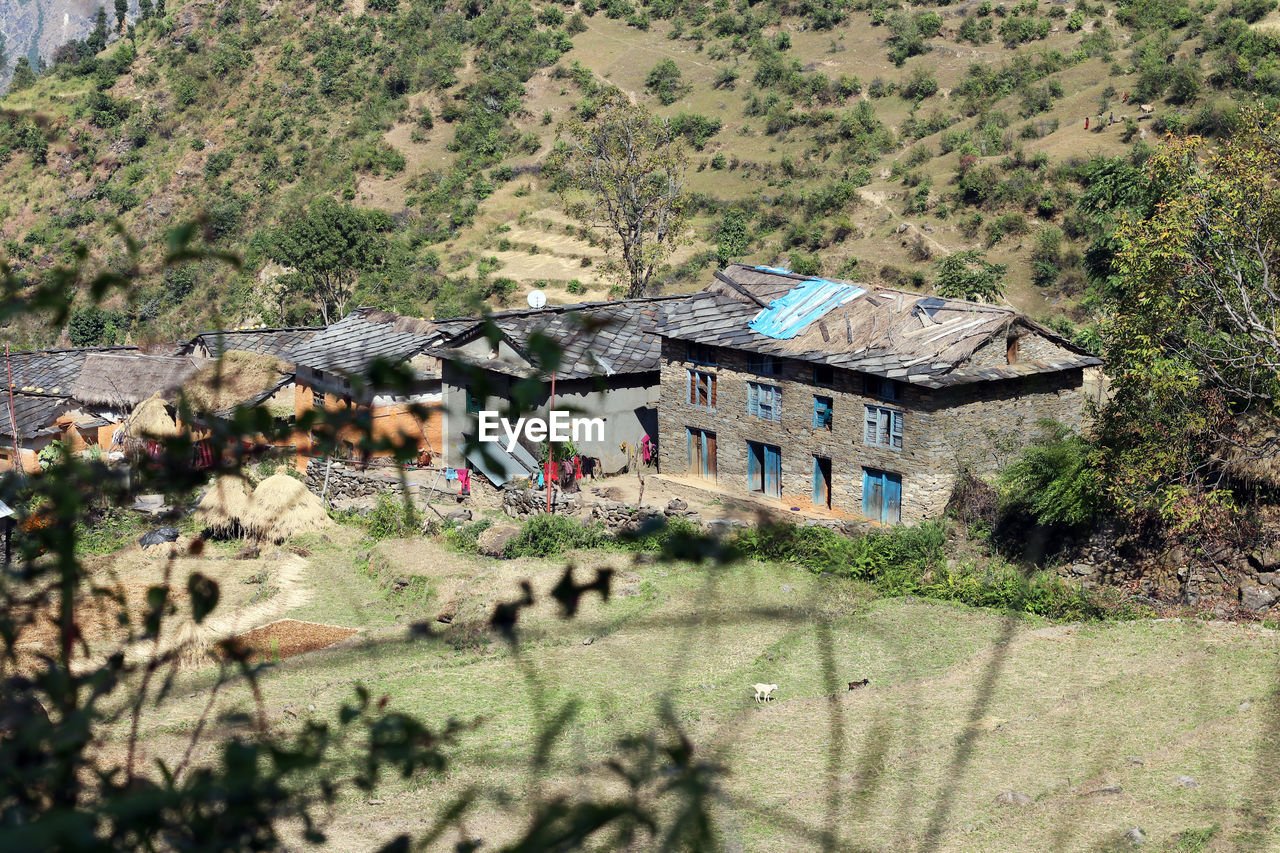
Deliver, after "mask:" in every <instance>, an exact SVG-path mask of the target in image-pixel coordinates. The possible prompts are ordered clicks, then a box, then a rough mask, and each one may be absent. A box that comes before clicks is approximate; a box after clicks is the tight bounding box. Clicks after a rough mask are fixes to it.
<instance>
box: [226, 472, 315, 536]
mask: <svg viewBox="0 0 1280 853" xmlns="http://www.w3.org/2000/svg"><path fill="white" fill-rule="evenodd" d="M241 523H242V524H243V525H244V528H245V531H246V532H247V533H248V534H249V535H250V536H253V537H255V538H257V539H266V540H270V541H272V542H283V541H284V540H286V539H288V538H289V537H290V536H296V535H298V534H299V533H311V532H313V531H316V530H323V529H325V528H326V527H329V526H331V525H332V524H333V522H332V521H331V520H330V519H329V513H328V512H326V511H325V508H324V504H323V503H321V501H320V499H319V498H318V497H316V496H315V495H313V494H311V492H309V491H307V487H306V486H304V485H303V484H302V483H301V482H299V481H298V480H295V479H294V478H293V477H290V476H289V475H288V474H286V473H284V472H283V471H281V472H277V473H275V474H272V475H271V476H270V477H268V478H267V479H265V480H263V481H262V483H260V484H259V485H258V488H256V489H254V492H253V499H252V502H251V504H250V506H249V510H248V512H246V513H245V516H244V518H243V519H241Z"/></svg>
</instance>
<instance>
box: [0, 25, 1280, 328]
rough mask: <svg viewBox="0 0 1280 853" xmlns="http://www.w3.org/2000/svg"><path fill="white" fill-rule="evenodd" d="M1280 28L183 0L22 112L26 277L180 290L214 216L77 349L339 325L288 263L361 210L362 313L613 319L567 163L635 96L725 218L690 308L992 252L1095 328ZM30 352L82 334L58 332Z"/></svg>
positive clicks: (1020, 283)
mask: <svg viewBox="0 0 1280 853" xmlns="http://www.w3.org/2000/svg"><path fill="white" fill-rule="evenodd" d="M1274 5H1275V4H1274V0H1255V2H1249V0H1237V1H1236V2H1233V3H1231V4H1217V5H1215V4H1212V3H1201V4H1195V5H1191V4H1188V3H1187V2H1185V0H1134V2H1130V3H1127V4H1122V5H1117V4H1114V3H1110V2H1102V3H1098V4H1090V3H1089V2H1087V0H1082V2H1079V3H1076V4H1074V5H1070V6H1068V5H1064V4H1057V3H1040V4H1037V2H1035V0H1023V2H1021V3H1018V4H1013V3H1003V4H996V3H993V2H991V0H983V2H981V3H973V2H971V3H966V4H962V5H941V6H933V5H925V4H916V5H907V4H900V3H883V2H882V3H874V4H872V3H867V2H843V0H829V2H826V3H820V4H787V3H781V2H770V3H761V4H756V5H748V4H746V3H740V4H738V5H737V6H730V5H729V4H727V3H717V4H706V3H702V2H698V0H691V2H686V3H680V4H677V3H673V2H667V1H666V0H652V2H649V3H648V4H642V5H635V4H633V3H631V2H629V0H611V2H609V3H607V4H606V5H605V7H604V8H597V3H596V0H583V2H582V3H580V4H578V5H576V6H575V5H569V6H563V5H557V4H554V3H541V2H532V3H530V2H527V0H505V1H504V2H498V3H488V4H483V3H478V2H477V3H471V4H467V5H459V4H446V3H440V2H425V0H348V2H347V3H346V5H342V4H340V3H338V2H321V3H318V4H311V3H306V4H297V3H287V4H286V3H281V2H276V3H269V2H264V3H258V2H252V0H248V2H246V0H225V1H224V2H211V1H210V0H192V2H185V3H184V2H173V3H170V4H169V5H168V8H167V10H166V12H165V15H164V16H163V17H156V16H152V17H150V18H148V19H146V20H141V21H139V22H138V23H137V26H136V30H135V37H134V39H132V40H131V39H128V38H123V39H116V40H115V41H113V42H112V43H111V44H109V45H108V46H107V47H106V48H105V50H103V51H101V52H100V53H97V54H94V53H93V52H92V50H91V48H88V47H85V45H84V44H83V43H76V44H73V45H72V48H71V49H66V48H64V49H63V50H62V51H60V53H59V55H60V57H62V59H63V61H61V62H59V63H57V64H56V65H54V67H53V68H51V69H50V70H49V71H48V73H46V74H45V75H43V76H41V77H40V78H39V79H38V80H36V81H35V82H34V83H32V84H30V85H23V86H16V87H15V88H17V91H10V92H9V94H8V95H7V96H6V97H5V98H4V99H3V101H0V108H3V109H5V110H6V111H11V112H8V113H6V114H7V115H8V119H7V120H6V123H5V125H3V126H0V212H3V221H4V224H3V231H2V234H0V247H2V248H0V256H3V257H7V259H8V263H9V264H10V265H11V266H12V267H13V268H14V269H16V270H18V271H20V272H21V273H22V274H24V275H26V276H28V277H31V278H32V279H33V280H34V278H35V277H36V276H38V275H39V274H40V273H41V272H42V271H44V270H48V269H49V268H51V267H52V266H54V265H56V264H58V263H60V262H66V261H68V260H69V259H71V258H72V257H74V253H75V251H76V247H77V246H78V245H83V246H85V247H86V248H87V249H88V251H89V253H90V256H91V257H94V258H97V259H100V260H101V262H102V263H105V264H107V265H114V266H120V265H124V264H127V263H129V260H128V258H127V255H126V253H125V249H124V243H123V241H122V240H121V238H120V237H119V236H118V234H117V232H116V229H115V227H114V226H113V224H112V223H113V222H116V221H118V222H119V223H120V225H121V226H123V228H124V229H125V230H126V231H127V232H129V233H131V234H132V235H134V236H135V237H137V238H138V239H139V240H140V241H141V242H142V244H143V246H144V249H143V254H142V257H141V262H142V264H143V267H144V269H150V268H151V267H150V266H148V264H151V265H152V266H154V259H155V249H154V248H152V249H148V248H147V247H148V246H151V247H154V246H156V245H159V244H160V243H161V242H162V238H163V234H164V231H165V229H167V228H169V227H171V226H173V225H175V224H178V223H180V222H183V221H185V220H187V219H189V218H191V217H193V216H195V215H197V214H201V215H204V216H205V220H204V222H205V237H206V238H207V239H208V240H209V241H210V242H211V243H212V244H213V245H214V246H215V247H216V248H218V249H220V250H226V251H231V252H234V253H237V254H239V255H241V256H243V258H244V261H245V263H244V266H243V268H242V269H241V270H239V271H236V270H234V269H232V268H231V267H229V266H226V265H224V264H221V263H216V262H212V261H210V262H204V263H201V264H198V265H195V266H193V267H187V268H177V269H170V270H168V271H167V272H161V271H159V270H155V271H154V273H153V274H152V275H151V276H150V278H149V279H148V284H147V285H146V286H145V287H144V288H143V289H142V290H141V292H139V293H137V294H135V295H134V297H133V298H132V299H130V300H127V301H126V300H125V299H124V297H122V296H119V295H117V296H114V297H112V299H111V300H110V301H109V302H108V303H107V305H106V309H107V310H106V311H104V312H97V311H94V310H92V309H89V308H87V302H86V303H83V304H82V305H81V307H80V309H79V310H78V311H77V312H76V314H73V316H72V325H71V326H70V332H71V333H70V340H71V341H72V342H74V343H90V342H100V341H101V342H106V341H111V340H124V339H130V340H137V341H145V340H165V339H168V340H172V339H174V338H177V337H181V336H184V335H188V334H190V333H191V332H193V331H195V330H198V329H200V328H207V327H210V326H213V325H231V326H234V325H243V324H256V323H264V322H265V323H300V322H304V321H307V322H309V321H314V320H315V319H316V318H317V317H318V316H319V311H318V310H317V308H316V306H315V305H314V304H312V303H311V302H309V301H306V300H301V301H300V300H298V299H296V298H293V297H290V296H287V295H283V294H282V293H281V291H280V286H279V285H280V282H281V279H279V278H277V277H276V276H277V275H278V274H279V272H280V268H279V267H278V266H277V265H275V264H273V263H271V262H270V261H269V256H270V247H271V244H272V239H273V238H272V235H273V232H274V229H275V228H276V227H277V226H278V225H279V224H280V223H281V222H282V221H283V220H285V219H286V218H288V217H290V216H292V215H294V214H295V213H296V212H297V211H298V210H300V209H302V208H304V207H305V206H307V205H308V204H310V203H311V201H312V200H313V199H314V198H316V197H319V196H323V195H329V196H333V197H335V198H337V199H339V200H342V201H349V202H351V203H352V204H354V205H356V206H358V207H360V208H364V209H367V210H378V211H383V212H385V214H387V216H385V217H380V218H379V219H378V222H379V223H380V226H379V227H380V228H381V229H382V230H383V231H384V232H385V234H386V238H387V241H388V242H387V249H386V252H385V254H384V256H383V258H382V263H381V264H380V266H378V267H377V268H376V269H373V270H370V271H367V272H365V273H363V274H362V275H361V277H360V281H359V285H358V287H357V291H356V295H355V299H354V302H356V303H364V304H375V305H378V306H380V307H385V308H388V309H393V310H399V311H403V312H406V313H411V314H416V315H425V316H431V315H433V314H434V315H445V314H453V313H458V312H461V311H464V310H466V309H467V307H468V305H469V300H471V299H473V298H484V299H487V300H488V301H490V303H491V304H495V305H498V304H504V303H509V302H511V301H513V300H517V299H519V298H520V296H521V294H522V293H523V292H525V291H527V290H528V289H531V288H532V287H534V286H537V287H543V288H546V289H547V290H548V291H549V294H550V297H551V299H552V301H553V302H557V301H560V302H563V301H577V300H580V299H583V298H601V297H603V296H605V295H606V294H607V293H608V292H609V289H610V286H611V285H612V283H613V282H611V281H610V280H609V279H608V277H607V276H605V275H604V274H603V273H602V272H601V266H602V260H603V258H604V256H605V251H604V248H603V247H602V245H601V244H600V240H599V235H594V234H589V233H586V232H584V231H582V230H581V229H580V228H579V227H578V226H577V225H576V224H575V223H573V222H572V221H571V220H570V219H568V218H567V217H566V216H565V214H564V212H563V210H562V205H561V203H560V200H559V199H558V197H557V196H556V195H555V194H554V193H552V192H550V191H549V189H548V188H547V186H546V185H545V182H544V181H542V180H541V179H540V178H539V177H538V166H539V164H540V162H541V161H542V158H543V157H544V156H545V155H546V153H547V152H548V151H549V150H550V147H551V145H552V144H553V141H554V139H555V136H556V128H557V124H558V123H559V122H560V121H561V120H562V119H564V118H565V117H566V116H568V115H570V114H571V111H574V110H583V109H589V108H590V102H591V98H592V96H593V94H595V93H596V92H597V91H598V87H599V86H600V85H602V84H612V85H614V86H618V87H620V88H622V89H623V90H624V91H626V92H628V93H630V94H632V95H633V96H635V97H636V98H637V99H639V100H641V101H642V102H644V103H646V104H648V105H649V106H651V107H652V108H653V109H654V110H655V111H657V112H658V113H660V114H662V115H665V116H670V117H673V118H675V119H676V120H677V121H678V122H679V124H680V127H681V128H683V130H684V136H685V137H686V138H687V139H688V140H689V142H690V146H691V151H690V158H691V170H690V176H689V184H690V188H691V189H692V190H693V191H694V192H695V193H696V196H695V202H696V209H697V213H696V216H695V217H694V220H693V228H692V231H691V232H690V234H689V235H688V236H689V238H690V240H689V244H688V245H687V246H685V247H683V248H682V249H681V250H680V251H678V252H677V254H676V255H675V256H674V257H673V259H672V264H673V265H672V268H671V269H670V270H669V271H668V272H667V275H666V276H665V277H664V278H665V280H666V287H667V289H668V290H671V291H673V292H674V291H679V290H682V289H691V288H694V287H696V286H698V284H699V282H700V281H701V280H702V279H701V278H700V277H699V276H698V273H699V272H700V271H705V270H707V269H708V268H709V267H711V266H712V265H714V264H715V263H716V262H717V255H716V252H715V248H716V247H717V246H719V248H720V253H721V254H723V255H726V256H730V257H741V258H745V259H747V260H752V261H758V262H765V263H771V264H781V265H785V266H790V267H794V268H796V269H801V270H805V271H814V272H821V273H824V274H828V275H841V276H848V277H853V278H862V279H868V280H879V281H883V282H886V283H896V284H903V285H906V286H916V287H924V286H927V285H928V283H929V281H930V280H931V278H932V276H933V264H934V263H935V262H936V261H937V260H938V259H939V258H942V257H945V256H948V255H950V254H952V253H954V252H957V251H961V250H967V249H977V250H981V251H983V252H985V255H986V258H987V259H988V260H990V261H992V262H995V263H998V264H1007V265H1008V273H1007V276H1006V278H1007V280H1008V283H1009V290H1008V294H1007V298H1008V299H1009V301H1011V302H1012V303H1013V304H1014V305H1016V306H1017V307H1019V308H1022V309H1025V310H1027V311H1029V312H1031V313H1032V314H1034V315H1037V316H1041V317H1045V318H1046V319H1053V318H1055V317H1056V318H1066V319H1069V320H1071V321H1074V322H1075V323H1078V324H1087V323H1088V321H1089V303H1090V298H1089V296H1088V293H1087V284H1088V280H1089V277H1090V274H1092V275H1093V276H1094V277H1095V278H1100V277H1102V276H1104V275H1105V271H1106V252H1105V245H1106V244H1105V238H1106V236H1107V232H1108V229H1109V226H1110V221H1111V215H1112V212H1113V208H1115V207H1117V206H1119V205H1121V204H1123V202H1124V200H1125V199H1124V195H1123V192H1117V191H1116V190H1115V188H1114V185H1116V184H1121V183H1123V181H1122V180H1121V178H1123V179H1124V180H1127V181H1128V183H1129V184H1130V185H1134V184H1137V183H1138V181H1137V180H1136V178H1135V177H1134V176H1135V175H1136V173H1135V172H1133V171H1132V168H1131V166H1132V165H1133V164H1138V163H1140V162H1141V160H1142V159H1143V157H1144V149H1146V147H1147V146H1148V145H1149V144H1152V143H1154V142H1156V141H1157V140H1158V139H1159V138H1161V136H1162V135H1163V134H1165V133H1170V132H1173V133H1186V132H1198V133H1202V134H1207V135H1211V136H1212V135H1218V134H1222V133H1226V132H1229V130H1230V127H1231V123H1232V121H1233V116H1234V113H1235V110H1236V109H1237V107H1236V104H1237V103H1238V102H1243V101H1245V100H1247V101H1250V102H1251V101H1254V100H1260V101H1261V102H1262V103H1263V104H1264V106H1269V105H1270V104H1271V103H1272V102H1273V101H1274V100H1275V98H1276V97H1277V96H1278V95H1280V74H1278V73H1277V71H1276V57H1277V56H1278V55H1280V36H1278V35H1277V33H1280V30H1278V29H1277V28H1276V21H1277V20H1280V17H1278V16H1277V15H1276V13H1275V12H1274V11H1272V7H1273V6H1274ZM1140 104H1149V105H1150V107H1149V110H1148V111H1145V112H1144V111H1143V110H1142V109H1141V108H1140V106H1139V105H1140ZM1086 118H1089V119H1090V127H1089V130H1087V131H1086V130H1085V119H1086ZM1104 158H1117V159H1115V160H1104ZM726 220H728V223H729V226H730V227H728V228H722V226H724V225H725V223H726ZM725 234H728V235H731V236H730V237H727V238H724V239H722V236H723V235H725ZM1091 245H1092V246H1094V248H1095V249H1096V248H1098V247H1099V246H1100V247H1101V248H1102V249H1103V251H1101V252H1090V251H1089V249H1090V246H1091ZM1055 322H1060V321H1058V320H1055ZM1064 328H1066V327H1065V326H1064ZM66 335H67V332H66V331H64V337H65V336H66ZM7 337H8V338H9V339H10V340H11V342H13V343H15V344H16V345H18V346H24V345H30V344H36V343H48V340H47V332H45V331H44V330H42V329H39V328H38V327H37V326H36V325H35V324H34V322H33V323H32V325H30V326H28V327H22V328H12V329H9V330H8V331H7Z"/></svg>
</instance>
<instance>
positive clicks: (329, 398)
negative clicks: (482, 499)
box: [282, 308, 472, 471]
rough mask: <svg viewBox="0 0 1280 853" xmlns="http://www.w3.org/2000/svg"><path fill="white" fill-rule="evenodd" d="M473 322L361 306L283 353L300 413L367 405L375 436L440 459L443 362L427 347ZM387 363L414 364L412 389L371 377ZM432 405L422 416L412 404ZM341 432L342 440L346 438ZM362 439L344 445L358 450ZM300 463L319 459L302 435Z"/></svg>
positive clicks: (353, 437)
mask: <svg viewBox="0 0 1280 853" xmlns="http://www.w3.org/2000/svg"><path fill="white" fill-rule="evenodd" d="M469 322H472V321H441V322H439V323H437V322H433V321H430V320H420V319H416V318H413V317H402V316H400V315H399V314H392V313H389V312H387V311H377V310H374V309H372V308H358V309H356V310H355V311H353V312H351V313H350V314H348V315H347V316H346V317H344V318H343V319H342V320H340V321H339V322H337V323H334V324H333V325H332V326H328V327H326V328H324V329H322V330H321V331H319V332H316V333H315V334H314V335H313V336H311V337H310V338H309V339H308V340H306V341H305V342H303V343H302V344H299V345H298V346H296V347H294V348H293V349H291V350H289V351H288V352H287V353H286V354H284V356H282V357H283V358H284V359H285V360H287V361H291V362H293V364H294V367H295V371H296V374H295V380H296V382H297V386H296V389H295V393H294V405H295V414H296V416H297V417H301V416H302V415H303V414H304V413H305V412H307V411H309V410H311V409H312V408H322V409H326V410H338V409H343V408H352V407H356V408H367V409H368V411H369V414H370V416H371V418H372V437H373V438H374V439H388V440H391V441H395V442H408V443H411V444H412V445H414V446H415V447H416V448H418V449H419V450H420V451H426V452H427V453H428V454H429V455H430V456H432V457H433V458H434V457H437V456H439V454H440V451H441V448H442V447H443V431H442V425H441V420H442V418H441V415H440V412H441V408H442V406H441V399H442V396H441V384H440V383H441V377H440V360H439V358H438V357H437V356H435V355H432V354H429V353H428V350H430V349H431V348H433V347H436V346H440V345H441V344H443V343H445V342H446V341H448V340H450V339H451V333H452V330H454V329H459V328H462V327H463V326H464V325H466V324H467V323H469ZM378 361H381V362H383V363H386V364H391V365H397V366H400V365H407V366H408V367H409V369H410V370H411V371H412V381H411V386H410V387H409V388H408V389H404V388H391V387H379V386H377V385H371V384H370V383H369V381H368V376H369V372H370V368H371V367H373V365H374V363H375V362H378ZM413 406H417V407H422V408H424V409H426V416H425V417H422V418H420V417H417V416H415V415H414V413H413V412H412V411H411V407H413ZM342 438H343V437H342V436H339V440H340V441H341V440H342ZM358 441H359V437H358V436H357V435H356V433H355V432H352V433H351V435H350V440H349V441H348V442H345V444H347V445H348V446H349V447H350V450H351V452H352V454H354V452H355V445H356V443H357V442H358ZM295 442H296V447H297V467H298V469H299V470H301V471H305V470H306V466H307V461H308V460H309V459H310V458H311V457H312V455H313V450H312V445H313V441H312V437H311V436H309V435H306V434H299V435H298V436H296V438H295Z"/></svg>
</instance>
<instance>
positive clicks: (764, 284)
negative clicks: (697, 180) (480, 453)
mask: <svg viewBox="0 0 1280 853" xmlns="http://www.w3.org/2000/svg"><path fill="white" fill-rule="evenodd" d="M658 333H659V334H660V335H661V336H662V364H661V370H662V396H661V403H660V405H659V410H658V411H659V415H658V420H659V432H660V441H659V453H660V457H659V458H660V469H661V471H662V473H663V474H664V475H674V476H681V477H689V478H695V479H700V480H705V481H708V483H709V484H714V485H715V487H716V488H718V489H721V490H724V491H728V492H730V493H735V492H738V493H742V494H745V495H752V496H755V497H759V498H762V499H766V500H776V501H778V502H780V503H781V504H784V505H787V506H799V507H802V508H810V507H818V508H820V509H822V510H829V511H831V512H832V513H833V514H836V515H840V516H844V517H850V518H868V519H871V520H873V521H877V522H884V523H915V522H919V521H923V520H926V519H930V518H936V517H938V516H939V515H941V514H942V512H943V510H944V508H945V507H946V504H947V500H948V498H949V497H950V494H951V490H952V487H953V485H954V483H955V481H956V478H957V476H958V475H959V473H960V472H961V471H962V470H966V469H967V470H970V471H973V472H974V473H976V474H979V475H987V474H991V473H993V472H994V471H996V470H997V469H998V467H999V465H1000V464H1001V460H1002V459H1003V458H1006V457H1007V456H1008V454H1009V453H1011V452H1012V450H1013V449H1015V448H1016V447H1018V446H1021V445H1022V444H1024V443H1025V442H1026V440H1027V439H1028V437H1029V436H1031V435H1034V434H1035V432H1036V428H1037V424H1038V423H1039V422H1040V421H1041V420H1043V419H1046V418H1050V419H1053V420H1056V421H1058V422H1060V423H1062V424H1064V425H1066V426H1068V427H1071V428H1073V429H1077V430H1078V429H1080V428H1081V427H1082V426H1083V425H1084V422H1085V419H1086V417H1087V410H1088V407H1087V406H1086V404H1085V396H1086V394H1087V392H1088V388H1087V382H1086V377H1085V372H1086V371H1087V370H1096V369H1097V366H1098V365H1100V364H1101V360H1100V359H1098V358H1096V357H1094V356H1092V355H1090V354H1089V353H1087V352H1085V351H1083V350H1081V349H1080V348H1078V347H1076V346H1074V345H1073V344H1071V343H1070V342H1069V341H1067V340H1065V339H1063V338H1062V337H1060V336H1059V335H1057V334H1055V333H1054V332H1053V331H1051V330H1050V329H1048V328H1045V327H1044V326H1042V325H1040V324H1038V323H1036V322H1034V321H1033V320H1031V319H1030V318H1028V317H1026V316H1025V315H1023V314H1020V313H1018V312H1017V311H1014V310H1012V309H1009V308H1004V307H1000V306H995V305H980V304H976V303H971V302H964V301H960V300H954V299H944V298H941V297H937V296H928V295H922V294H918V293H912V292H908V291H903V290H896V289H893V288H887V287H876V286H873V285H862V284H854V283H851V282H832V281H825V280H820V279H812V278H807V277H805V276H800V275H795V274H793V273H790V272H787V271H783V270H776V269H772V268H764V267H751V266H745V265H740V264H739V265H733V266H730V267H729V268H728V269H727V270H725V271H724V272H723V273H717V274H716V281H715V282H714V283H713V284H711V285H710V286H709V287H707V288H706V289H704V290H702V291H700V292H698V293H696V294H694V295H692V296H689V297H687V298H685V299H683V300H681V301H679V302H674V303H670V304H668V305H666V307H665V310H664V313H663V318H662V321H661V322H660V324H659V327H658Z"/></svg>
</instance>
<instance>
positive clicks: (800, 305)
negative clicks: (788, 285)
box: [747, 278, 866, 340]
mask: <svg viewBox="0 0 1280 853" xmlns="http://www.w3.org/2000/svg"><path fill="white" fill-rule="evenodd" d="M864 293H866V290H864V289H863V288H861V287H857V286H855V285H852V284H848V283H847V282H839V281H827V280H826V279H823V278H812V279H809V280H808V281H803V282H801V283H800V284H798V285H796V286H795V287H793V288H792V289H791V290H789V291H788V292H787V294H786V295H785V296H782V297H779V298H778V299H775V300H773V301H772V302H770V303H769V307H768V308H763V309H761V311H760V313H759V314H757V315H756V316H755V319H753V320H752V321H751V322H750V323H748V324H747V326H748V328H750V329H751V330H752V331H753V332H759V333H760V334H762V335H764V336H765V337H768V338H775V339H778V340H788V339H790V338H794V337H795V336H796V335H798V334H800V333H801V332H803V331H804V330H805V329H806V328H808V327H809V324H810V323H813V322H814V321H816V320H818V319H820V318H821V317H823V316H824V315H826V314H827V313H829V312H831V311H834V310H835V309H836V308H839V307H840V306H841V305H844V304H845V303H846V302H849V301H850V300H852V299H855V298H857V297H859V296H861V295H862V294H864Z"/></svg>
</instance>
